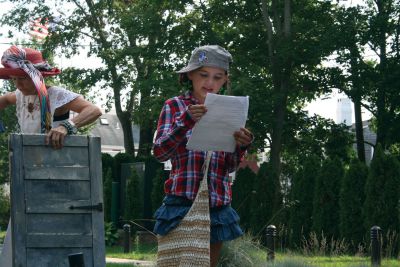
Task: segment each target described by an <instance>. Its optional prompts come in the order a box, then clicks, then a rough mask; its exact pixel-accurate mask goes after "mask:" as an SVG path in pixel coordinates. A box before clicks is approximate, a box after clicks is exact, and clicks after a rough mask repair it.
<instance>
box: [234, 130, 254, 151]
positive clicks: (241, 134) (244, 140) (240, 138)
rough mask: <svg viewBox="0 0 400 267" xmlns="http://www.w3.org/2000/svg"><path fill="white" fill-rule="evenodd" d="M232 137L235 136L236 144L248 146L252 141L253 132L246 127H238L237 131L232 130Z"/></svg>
mask: <svg viewBox="0 0 400 267" xmlns="http://www.w3.org/2000/svg"><path fill="white" fill-rule="evenodd" d="M233 137H234V138H235V141H236V144H238V145H239V146H242V147H243V146H248V145H250V144H251V142H253V139H254V136H253V134H252V133H251V132H250V131H249V130H248V129H246V128H240V130H239V131H236V132H234V134H233Z"/></svg>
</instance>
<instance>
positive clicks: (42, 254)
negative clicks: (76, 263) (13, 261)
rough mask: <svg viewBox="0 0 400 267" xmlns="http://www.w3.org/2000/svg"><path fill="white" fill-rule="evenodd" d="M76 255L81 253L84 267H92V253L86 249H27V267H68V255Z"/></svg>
mask: <svg viewBox="0 0 400 267" xmlns="http://www.w3.org/2000/svg"><path fill="white" fill-rule="evenodd" d="M76 253H83V257H84V260H85V266H87V267H90V266H94V265H93V260H92V259H93V255H92V251H91V250H90V249H87V248H64V249H56V248H28V249H27V255H28V259H27V267H69V266H70V265H69V262H68V255H70V254H76Z"/></svg>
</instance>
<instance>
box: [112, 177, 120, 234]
mask: <svg viewBox="0 0 400 267" xmlns="http://www.w3.org/2000/svg"><path fill="white" fill-rule="evenodd" d="M118 200H119V183H118V182H112V187H111V221H112V222H113V224H114V226H115V227H117V223H118Z"/></svg>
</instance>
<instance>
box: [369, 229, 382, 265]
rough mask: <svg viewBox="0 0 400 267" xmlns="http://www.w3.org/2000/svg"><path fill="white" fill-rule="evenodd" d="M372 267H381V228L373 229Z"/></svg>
mask: <svg viewBox="0 0 400 267" xmlns="http://www.w3.org/2000/svg"><path fill="white" fill-rule="evenodd" d="M371 266H372V267H378V266H381V228H380V227H379V226H376V225H375V226H372V227H371Z"/></svg>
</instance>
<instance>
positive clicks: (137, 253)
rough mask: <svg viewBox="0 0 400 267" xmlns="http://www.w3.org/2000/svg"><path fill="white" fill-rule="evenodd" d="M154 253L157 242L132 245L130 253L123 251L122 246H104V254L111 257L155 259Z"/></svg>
mask: <svg viewBox="0 0 400 267" xmlns="http://www.w3.org/2000/svg"><path fill="white" fill-rule="evenodd" d="M156 254H157V244H145V245H133V248H132V252H131V253H124V248H123V247H107V248H106V255H107V257H111V258H120V259H132V260H144V261H155V260H156ZM119 266H120V265H119Z"/></svg>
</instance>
